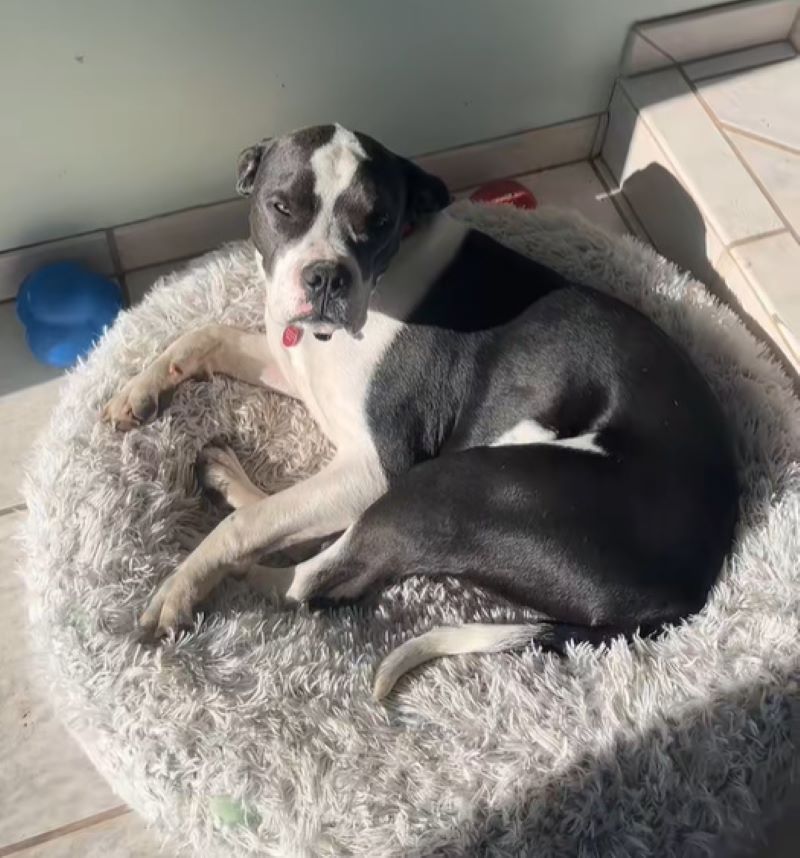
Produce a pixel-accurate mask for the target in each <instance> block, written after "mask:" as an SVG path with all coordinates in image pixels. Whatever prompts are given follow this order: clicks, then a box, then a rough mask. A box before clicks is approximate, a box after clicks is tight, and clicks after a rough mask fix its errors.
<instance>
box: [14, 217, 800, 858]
mask: <svg viewBox="0 0 800 858" xmlns="http://www.w3.org/2000/svg"><path fill="white" fill-rule="evenodd" d="M456 211H457V212H458V216H459V217H463V218H465V219H467V220H468V221H470V222H473V223H474V224H476V225H478V226H480V227H481V228H483V229H485V230H486V231H487V232H490V233H492V234H493V235H495V236H496V237H498V238H499V239H500V240H502V241H504V242H507V243H508V244H510V245H512V246H514V247H515V248H518V249H519V250H520V251H521V252H523V253H525V254H528V255H530V256H532V257H534V258H536V259H538V260H541V261H543V262H545V263H547V264H548V265H550V266H552V267H553V268H555V269H557V270H559V271H561V272H563V273H564V274H566V275H568V276H569V277H572V278H575V279H577V280H579V281H583V282H586V283H591V284H593V285H595V286H597V287H599V288H601V289H603V290H606V291H608V292H610V293H612V294H614V295H617V296H619V297H620V298H622V299H624V300H625V301H628V302H630V303H631V304H633V305H635V306H637V307H639V308H641V309H642V310H643V311H644V312H645V313H647V314H648V315H649V316H650V317H652V318H653V319H654V320H655V321H656V322H657V323H658V324H659V325H661V326H662V327H663V328H664V329H665V330H666V331H668V332H669V333H670V334H671V335H672V336H673V337H674V338H675V339H676V340H677V341H678V342H680V343H682V344H683V346H684V347H685V348H686V349H687V350H688V352H689V353H690V354H691V356H692V358H693V359H694V360H695V361H696V363H697V364H698V366H699V367H701V369H702V370H703V372H704V373H705V375H706V376H707V377H708V379H709V381H710V383H711V384H712V385H713V387H714V389H715V391H716V393H717V395H718V396H719V398H720V400H721V401H722V403H723V405H724V407H725V409H726V411H727V414H728V416H729V418H730V421H731V423H732V425H733V427H734V431H735V435H736V449H737V452H738V459H739V464H740V467H741V475H742V481H743V483H744V487H745V491H744V497H743V500H742V517H741V525H740V527H739V530H738V537H737V542H736V546H735V550H734V552H733V554H732V556H731V558H730V562H729V564H728V566H727V568H726V570H725V572H724V574H723V576H722V579H721V581H720V583H719V585H718V586H717V587H716V589H715V591H714V593H713V596H712V598H711V600H710V603H709V605H708V606H707V608H706V609H705V610H704V611H703V612H702V614H701V615H699V616H697V617H695V618H693V619H692V620H691V621H689V622H687V623H685V624H684V625H682V626H681V627H677V628H674V629H672V630H671V631H669V632H668V633H667V634H666V635H664V636H663V637H662V638H660V639H658V640H649V641H643V640H636V641H634V643H633V644H632V645H630V646H628V645H625V644H623V643H621V642H615V643H613V644H612V645H610V646H609V647H607V648H603V649H601V650H591V649H589V648H587V647H584V646H582V647H577V648H573V649H572V650H571V652H570V654H569V656H568V657H567V658H564V659H559V658H558V657H556V656H554V655H550V654H543V653H542V652H541V651H540V650H539V649H537V648H535V647H533V646H530V647H528V648H527V649H525V650H523V651H521V652H519V653H508V654H503V655H487V656H462V657H459V658H451V659H444V660H440V661H438V662H434V663H432V664H430V665H429V666H427V667H425V668H423V669H422V670H420V671H418V672H416V673H415V674H412V675H411V676H409V677H406V678H405V679H404V680H403V681H402V682H401V683H400V685H399V686H398V688H397V690H396V692H395V693H394V694H393V695H392V696H391V697H390V698H389V699H388V700H387V702H386V703H385V704H378V703H376V702H374V701H373V700H372V697H371V694H370V687H371V683H372V678H373V674H374V671H375V668H376V665H377V664H378V662H379V660H380V659H381V658H382V657H383V656H384V655H385V654H386V653H387V652H388V651H389V650H391V649H392V648H393V647H394V646H396V645H398V644H400V643H401V642H403V641H404V640H406V639H408V638H409V637H410V636H411V635H415V634H419V633H421V632H424V631H425V630H427V629H429V628H431V627H432V626H434V625H437V624H442V623H456V622H460V621H469V620H473V621H475V620H478V621H484V622H485V621H500V620H516V621H519V620H522V619H524V618H525V617H526V616H527V614H526V611H524V610H519V609H517V608H514V607H513V606H509V605H506V604H503V603H501V602H499V601H498V600H497V599H493V598H491V597H489V596H488V595H487V594H484V593H481V592H478V591H476V590H466V589H464V588H463V587H461V586H456V585H455V584H453V583H452V582H448V581H442V582H438V583H431V582H425V581H419V580H417V581H407V582H405V583H403V584H402V585H401V586H395V587H393V588H391V589H388V590H386V591H385V592H383V593H381V594H380V595H378V596H376V597H375V598H374V600H372V601H370V602H369V603H366V604H364V605H362V606H360V607H358V608H355V609H340V610H334V611H323V612H319V613H313V612H310V611H308V610H306V609H300V610H294V609H288V608H285V607H282V606H281V605H280V604H278V603H277V602H274V601H270V600H269V598H267V597H264V596H257V595H255V594H254V593H253V592H251V591H249V590H248V589H247V588H246V586H245V585H243V584H240V583H237V582H235V581H228V582H226V583H225V584H224V585H223V586H221V587H220V589H219V591H218V592H217V593H216V594H215V595H214V597H213V599H212V600H211V602H210V603H209V604H208V606H207V608H206V612H205V616H204V617H203V618H201V619H199V620H198V622H197V624H196V628H195V629H194V631H193V632H192V633H190V634H185V635H181V636H179V637H178V639H177V640H175V639H172V640H168V641H166V642H165V643H164V644H163V645H162V646H160V647H157V648H148V647H146V646H142V645H140V644H139V643H137V640H136V633H135V618H136V616H137V615H138V614H139V612H140V611H141V610H142V609H143V607H144V606H145V604H146V602H147V600H148V598H149V596H150V594H151V593H152V592H153V589H154V588H155V587H156V585H157V584H158V582H159V581H160V580H161V579H162V578H163V577H164V576H165V575H166V574H167V573H168V572H169V571H170V570H172V569H173V568H174V566H175V564H176V563H178V562H179V561H180V560H181V557H182V556H183V555H184V553H185V550H186V549H185V547H183V546H184V545H185V543H186V541H187V540H191V539H192V535H193V533H194V532H196V531H201V532H205V531H207V530H209V529H210V528H211V526H212V524H213V523H214V521H216V520H217V519H218V518H219V517H220V516H221V515H222V512H221V511H220V510H218V509H216V508H214V507H213V505H211V504H209V503H208V502H207V501H206V500H205V499H204V498H203V497H202V495H201V493H200V490H199V488H198V485H197V483H196V480H195V475H194V470H193V465H194V461H195V457H196V455H197V452H198V450H199V449H200V448H201V447H202V446H203V445H204V444H206V443H208V442H209V441H211V440H212V439H217V438H221V437H223V438H226V439H227V440H228V441H229V442H230V443H231V445H232V446H233V447H234V449H235V450H236V451H237V452H238V453H239V454H240V456H241V458H242V460H243V462H244V464H245V467H246V469H247V470H248V471H249V473H250V474H252V475H253V477H254V479H255V481H256V482H257V483H259V484H260V485H262V486H263V487H264V488H265V489H267V490H269V491H276V490H280V489H281V488H283V487H285V486H287V485H289V484H291V483H292V482H294V481H296V480H298V479H302V478H304V477H306V476H307V475H309V474H311V473H312V472H313V471H315V470H317V469H318V468H319V467H320V465H321V463H322V462H323V461H324V460H325V459H326V457H327V456H328V455H329V454H330V450H329V448H328V445H327V444H326V442H325V440H324V439H323V438H322V437H321V436H320V433H319V432H318V430H317V429H316V427H315V425H314V424H313V423H312V422H311V420H310V419H309V417H308V416H307V415H306V413H305V412H304V410H303V408H302V407H301V406H300V405H298V404H297V403H295V402H292V401H290V400H288V399H286V398H282V397H281V396H278V395H273V394H270V393H267V392H264V391H260V390H256V389H253V388H251V387H248V386H246V385H244V384H240V383H235V382H233V381H230V380H226V379H223V378H215V379H213V380H211V381H209V382H195V383H188V384H185V385H184V386H182V387H181V388H180V389H179V390H178V392H177V395H176V396H175V399H174V401H173V404H172V407H171V408H170V409H169V410H168V411H167V412H166V413H165V414H164V416H162V417H161V418H160V419H158V420H157V421H156V422H154V423H153V424H152V425H149V426H147V427H145V428H143V429H141V430H139V431H134V432H131V433H130V434H127V435H120V434H115V433H114V432H112V431H111V430H110V429H109V428H108V427H107V426H105V425H102V424H101V423H100V422H99V421H98V411H99V409H100V407H101V406H102V405H103V404H104V403H105V401H106V400H107V399H108V398H109V397H110V396H111V394H112V393H113V392H114V391H116V390H117V389H118V388H119V387H120V386H121V385H122V384H123V382H124V381H125V380H126V379H127V378H128V377H129V376H130V375H132V374H133V373H135V372H137V371H138V370H140V369H141V368H142V367H144V366H145V365H146V364H147V363H148V362H149V361H150V360H152V359H153V358H154V357H155V356H156V354H157V353H158V352H159V351H161V350H162V349H163V348H164V347H165V346H166V345H167V344H168V343H169V342H170V341H171V340H172V339H173V338H175V336H176V335H178V334H179V333H181V332H183V331H185V330H187V329H189V328H193V327H195V326H197V325H201V324H204V323H206V322H210V321H218V322H225V323H229V324H233V325H241V326H245V327H250V328H258V327H259V325H260V323H261V319H262V314H263V294H262V293H261V290H260V287H259V286H258V285H257V282H256V277H255V268H254V261H253V254H252V251H251V249H250V246H249V245H248V244H240V245H232V246H230V247H228V248H225V249H224V250H222V251H220V252H218V253H214V254H211V255H209V256H207V257H205V258H204V259H202V260H200V261H199V262H198V263H197V264H195V265H194V267H193V268H191V269H190V270H188V272H186V273H184V274H181V275H178V276H174V277H172V278H170V279H167V280H166V281H162V282H161V283H160V284H159V285H158V286H157V287H156V288H155V289H154V290H153V292H152V293H151V295H150V296H149V297H148V298H147V299H146V300H145V301H144V302H143V303H142V304H141V305H140V306H138V307H136V308H135V309H133V310H131V311H129V312H126V313H125V314H123V315H122V317H121V318H120V319H119V321H118V322H117V323H116V324H115V326H114V327H113V329H112V330H111V331H110V332H108V333H107V335H106V336H105V337H104V339H103V340H102V342H101V343H100V344H99V345H98V346H97V348H96V349H95V351H94V352H93V354H92V355H91V356H90V357H89V359H88V360H87V362H86V363H85V364H84V365H82V366H80V367H79V368H78V369H77V370H76V371H74V372H73V373H72V374H71V376H70V378H69V379H68V382H67V384H66V386H65V389H64V392H63V395H62V398H61V401H60V402H59V404H58V406H57V407H56V409H55V413H54V416H53V419H52V423H51V425H50V428H49V430H48V431H47V433H46V435H45V436H44V438H43V439H42V440H41V442H40V444H39V446H38V448H37V452H36V455H35V460H34V461H33V463H32V466H31V469H30V474H29V479H28V483H27V490H26V497H27V501H28V504H29V508H30V515H29V518H28V524H27V530H26V533H25V536H24V540H25V545H26V559H25V561H24V566H23V568H22V570H21V571H22V574H23V575H24V577H25V579H26V581H27V584H28V586H29V588H30V603H31V616H32V623H33V636H34V641H35V643H36V644H37V645H38V647H39V649H40V650H41V651H42V652H43V653H44V654H45V658H44V662H45V664H44V668H45V670H46V679H47V683H48V691H49V694H50V695H51V696H52V699H53V700H54V702H55V705H56V707H57V709H58V711H59V713H60V714H61V716H62V718H63V719H64V720H65V721H66V722H67V723H68V725H69V726H70V727H71V729H72V730H73V732H74V733H75V735H76V736H78V738H79V739H80V741H81V742H82V743H83V745H84V747H85V748H86V750H87V751H88V753H89V754H90V756H91V758H92V759H93V761H94V762H95V764H96V765H97V767H98V768H99V769H100V770H101V772H102V773H103V774H104V775H105V776H106V777H107V778H108V780H109V781H110V782H111V784H112V785H113V787H114V788H115V789H116V790H117V791H118V792H119V794H120V796H121V797H122V798H123V799H124V800H125V801H127V802H129V803H130V805H131V806H132V807H133V808H135V809H136V810H137V811H138V812H139V813H140V814H141V815H142V816H143V817H145V819H147V820H149V821H150V822H151V823H153V824H154V826H155V827H156V828H157V829H158V830H159V831H160V832H161V833H162V834H164V835H165V836H167V837H168V838H169V842H170V844H171V848H170V852H171V853H172V854H174V853H175V852H176V850H186V854H189V855H197V856H211V855H220V856H246V855H267V856H331V858H332V856H337V858H341V856H351V855H359V856H371V858H381V856H430V855H436V856H462V855H489V856H525V855H534V854H535V855H537V856H540V858H545V856H604V858H608V856H612V857H613V858H629V856H630V858H633V856H645V855H657V856H660V858H671V857H672V856H674V858H687V856H692V855H711V854H716V853H717V852H718V850H720V849H721V844H722V843H723V842H724V841H723V838H724V837H726V836H727V837H728V838H731V837H732V838H734V839H735V838H736V837H737V836H739V835H740V834H741V832H743V831H751V832H752V831H758V830H760V829H761V827H762V826H763V824H764V820H765V819H766V818H767V817H768V816H769V814H770V812H771V811H772V810H773V809H774V808H775V807H776V806H777V805H778V804H779V803H780V800H781V798H782V796H783V795H784V793H785V792H786V789H787V784H788V782H789V778H790V775H791V773H792V770H793V768H794V767H795V760H796V757H795V751H796V747H795V742H796V741H797V735H796V721H797V708H796V702H797V700H798V695H799V692H798V666H800V638H799V637H798V617H799V616H800V574H798V557H800V527H799V525H800V471H799V470H798V452H799V451H800V409H798V402H797V401H796V399H795V398H794V397H793V395H792V393H791V388H790V385H789V383H788V381H787V380H786V379H785V377H784V376H783V374H782V373H781V371H780V370H779V369H778V368H777V367H776V366H775V365H774V364H773V363H771V362H770V360H769V358H768V357H767V356H766V355H765V352H764V349H763V348H762V346H760V345H759V344H757V343H756V341H755V340H754V339H753V338H752V337H751V336H750V335H749V334H748V333H747V332H746V331H745V329H744V327H743V326H742V324H741V323H740V322H739V321H738V320H737V319H736V318H735V316H734V315H733V314H732V313H731V312H729V311H728V310H727V309H725V308H723V307H721V306H719V305H718V304H717V303H716V301H715V300H714V299H712V298H711V297H710V296H709V294H708V293H707V292H706V290H705V289H704V288H703V287H702V286H700V285H699V284H697V283H696V282H693V281H692V280H691V279H689V278H688V277H687V276H685V275H683V274H681V273H679V272H678V271H677V270H676V269H675V268H674V267H673V266H672V265H670V264H668V263H667V262H665V261H664V260H663V259H661V258H660V257H659V256H657V255H656V254H655V253H654V252H653V251H652V250H650V249H648V248H646V247H644V246H642V245H641V244H639V243H637V242H636V241H635V240H633V239H630V238H627V239H618V238H612V237H609V236H608V235H606V234H604V233H603V232H600V231H598V230H597V229H596V228H594V227H592V226H591V225H590V224H588V223H586V222H584V221H582V220H580V219H579V218H577V217H576V216H575V215H568V214H565V213H559V212H540V213H533V214H530V213H523V212H517V211H514V210H511V209H506V208H489V207H484V208H481V207H477V206H471V205H461V206H460V207H459V208H457V209H456Z"/></svg>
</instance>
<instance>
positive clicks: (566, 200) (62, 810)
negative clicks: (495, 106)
mask: <svg viewBox="0 0 800 858" xmlns="http://www.w3.org/2000/svg"><path fill="white" fill-rule="evenodd" d="M521 180H522V181H523V182H524V183H525V184H526V185H527V186H528V187H530V188H531V190H533V192H534V193H535V194H536V196H537V198H538V199H539V201H540V203H541V204H544V205H547V204H555V205H561V206H566V207H574V208H577V209H579V210H580V211H582V212H583V213H584V214H585V215H586V217H587V218H589V219H590V220H593V221H595V222H597V223H599V224H601V225H602V226H604V227H605V228H606V229H609V230H611V231H614V232H619V233H622V232H626V231H629V228H628V226H626V223H625V221H624V220H623V216H622V215H621V214H620V212H619V211H618V210H617V209H616V207H615V205H614V204H613V202H612V201H611V200H610V198H609V197H608V195H607V193H606V191H605V188H604V186H603V184H602V183H601V182H600V180H599V179H598V176H597V174H596V173H595V170H594V169H593V167H592V165H590V164H589V163H588V162H582V163H577V164H571V165H569V166H566V167H558V168H555V169H551V170H545V171H543V172H539V173H533V174H530V175H527V176H523V177H522V178H521ZM215 209H216V210H215V211H213V212H211V214H212V218H211V220H210V223H209V221H208V220H202V222H201V219H200V216H199V215H198V217H197V219H196V220H197V223H195V219H194V218H190V219H189V221H188V223H187V221H186V220H185V218H177V217H175V216H170V218H158V219H156V220H154V221H153V222H151V223H148V224H141V225H137V229H136V230H131V231H129V233H128V234H127V235H123V237H122V240H121V241H120V237H119V236H117V248H118V252H119V258H120V259H121V260H123V261H125V262H127V264H128V265H129V266H131V270H129V271H127V272H124V274H123V276H124V278H125V281H126V283H127V288H128V290H129V292H130V295H131V299H132V300H133V301H134V302H135V301H138V300H140V299H141V297H142V295H143V294H144V293H145V292H146V291H147V289H148V288H149V286H150V285H151V284H152V283H153V282H154V280H155V279H157V278H158V277H159V276H161V275H163V274H166V273H168V272H169V271H171V270H174V269H175V268H177V267H180V266H181V265H182V264H184V263H183V261H180V260H179V261H176V262H164V261H163V259H164V254H165V253H166V252H168V251H167V250H166V247H167V246H170V247H172V248H174V249H175V255H177V256H180V257H181V260H185V258H186V257H189V256H192V255H195V254H198V253H200V252H202V251H203V250H206V249H208V248H209V247H211V246H213V245H215V244H217V243H219V242H221V241H226V240H230V239H232V238H236V237H238V236H239V235H243V234H244V230H245V221H244V220H243V217H242V213H243V207H242V204H241V203H239V202H233V203H225V204H222V206H220V207H218V208H217V207H215ZM199 211H200V212H203V211H204V210H199ZM205 214H209V212H208V211H207V210H206V211H205ZM165 233H167V234H169V235H170V236H172V237H173V238H174V241H173V243H172V244H171V245H165V243H164V238H163V236H164V234H165ZM152 236H155V237H156V240H155V241H152V240H150V239H151V237H152ZM153 260H158V261H157V262H156V263H154V264H150V262H152V261H153ZM0 366H2V367H3V373H2V376H1V377H0V438H2V439H3V444H2V448H1V449H0V634H1V635H2V637H3V640H4V641H5V642H8V643H9V644H13V646H12V645H6V646H0V701H2V705H0V760H2V765H0V858H3V856H8V855H14V856H17V855H18V856H20V858H33V856H37V858H38V856H41V858H66V856H76V858H78V856H80V858H96V856H97V857H98V858H99V856H103V858H107V856H113V858H156V856H159V855H162V854H165V853H162V852H160V851H159V849H158V847H157V844H156V840H155V838H154V837H153V836H152V835H151V834H150V833H149V832H147V831H146V830H145V829H144V825H143V824H142V823H141V822H140V821H139V820H138V819H137V818H136V817H135V815H134V814H132V813H131V812H130V811H128V810H127V808H125V807H124V806H123V805H122V804H121V802H120V801H119V799H118V798H116V796H114V794H113V793H112V792H111V790H110V789H109V788H108V786H107V785H106V784H105V783H104V782H103V780H102V779H101V778H100V776H99V775H98V774H97V773H96V772H95V771H94V770H93V768H92V766H91V764H90V763H89V761H88V760H87V759H86V758H85V757H84V755H83V754H82V752H81V750H80V749H79V748H78V746H77V745H76V744H75V743H74V741H73V740H72V739H71V738H70V737H69V736H68V735H67V733H66V731H65V730H64V728H63V727H61V725H60V723H59V722H58V720H57V719H56V717H55V715H54V714H53V713H52V712H50V710H49V708H48V706H47V701H46V698H45V697H43V695H42V694H41V691H40V689H37V688H36V687H34V685H33V684H32V683H31V681H30V679H29V677H28V676H27V672H26V655H25V649H24V645H23V642H24V639H25V630H24V625H25V623H24V608H23V590H22V584H21V582H20V581H19V580H18V579H17V577H16V576H15V575H14V574H12V569H13V567H14V564H15V558H16V550H15V543H14V538H13V536H14V531H15V529H16V528H17V527H18V526H19V524H20V522H21V521H22V519H23V516H24V515H25V510H24V506H23V503H22V497H21V495H20V492H19V483H20V479H21V476H22V470H23V464H24V459H25V455H26V453H27V450H28V447H29V445H30V442H31V439H32V438H33V437H34V436H35V435H36V434H37V433H38V432H39V431H40V430H41V428H42V427H43V426H44V424H45V422H46V420H47V416H48V413H49V410H50V407H51V405H52V403H53V401H54V399H55V398H56V397H57V396H58V390H59V385H60V383H61V382H60V377H59V373H57V372H55V371H53V370H50V369H48V368H47V367H44V366H41V365H39V364H37V363H36V362H35V361H34V359H33V358H32V357H31V356H30V354H29V353H28V351H27V349H26V347H25V342H24V338H23V334H22V330H21V327H20V325H19V323H18V322H17V319H16V316H15V312H14V305H13V303H12V302H5V303H0Z"/></svg>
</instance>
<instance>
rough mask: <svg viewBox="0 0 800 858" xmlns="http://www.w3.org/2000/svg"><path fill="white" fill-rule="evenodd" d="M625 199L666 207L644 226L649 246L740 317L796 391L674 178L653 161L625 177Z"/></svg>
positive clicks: (799, 379)
mask: <svg viewBox="0 0 800 858" xmlns="http://www.w3.org/2000/svg"><path fill="white" fill-rule="evenodd" d="M620 192H622V193H624V194H625V196H626V197H627V198H628V199H632V200H636V199H642V198H649V199H651V200H652V199H656V200H658V206H659V208H661V209H665V210H668V211H669V212H670V216H669V217H668V218H660V219H659V222H658V225H657V232H656V231H655V229H654V227H653V225H651V224H650V223H648V224H647V226H646V228H647V229H648V232H649V237H650V239H651V240H652V242H653V245H654V246H655V248H656V249H657V250H658V252H659V253H660V254H662V256H665V257H666V258H667V259H671V260H672V261H674V262H675V263H676V264H677V265H678V266H680V267H681V268H684V269H686V270H687V271H689V272H690V273H691V274H692V275H693V276H694V277H695V278H696V279H697V280H699V281H700V282H701V283H703V284H705V285H706V286H707V287H708V289H709V291H710V292H711V293H712V294H713V295H714V296H715V297H716V298H718V299H719V300H720V301H721V302H722V303H724V304H727V305H728V306H729V307H731V308H732V309H733V310H734V311H735V312H736V313H737V314H738V315H739V317H740V318H741V319H742V321H743V322H744V324H745V325H746V327H747V329H748V330H749V331H750V333H752V334H753V336H755V337H756V338H757V339H759V340H760V341H762V342H764V343H765V345H766V346H767V348H768V350H769V352H770V354H771V355H772V357H773V358H774V359H775V360H776V361H777V362H778V363H779V364H780V365H781V367H782V368H783V370H784V372H785V373H786V374H787V376H788V377H789V378H790V379H792V381H793V382H794V386H795V389H796V390H797V391H798V393H800V375H798V372H797V370H795V368H794V367H793V366H792V364H791V363H790V362H789V360H788V359H787V358H786V356H785V355H784V354H783V352H782V351H781V349H780V348H779V347H778V346H777V345H776V344H775V343H774V342H773V340H772V338H771V337H770V336H769V334H768V333H767V332H766V331H764V329H763V328H762V327H761V325H759V324H758V322H756V321H755V320H754V319H753V318H752V316H750V314H749V313H748V312H747V310H746V309H745V308H744V307H743V306H742V303H741V301H740V300H739V298H737V296H736V295H735V294H734V293H733V292H732V291H731V289H730V288H729V287H728V285H727V283H726V282H725V280H724V279H723V278H722V277H721V276H720V274H719V272H718V271H717V269H716V268H715V267H714V266H713V265H712V263H711V261H710V260H709V258H708V252H707V246H708V236H707V234H706V225H705V221H704V220H703V216H702V215H701V214H700V210H699V209H698V208H697V205H696V204H695V202H694V200H693V199H692V198H691V196H690V195H689V194H688V193H687V191H686V190H685V189H684V187H683V186H682V185H681V184H680V182H678V180H677V179H676V178H675V177H674V176H673V175H672V173H670V172H669V170H666V169H665V168H664V167H662V166H661V165H660V164H657V163H655V162H654V163H651V164H648V165H647V167H645V168H644V169H642V170H637V171H636V172H635V173H632V174H631V175H630V176H628V177H627V178H626V179H625V182H624V184H623V186H622V189H621V191H618V192H617V193H620Z"/></svg>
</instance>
